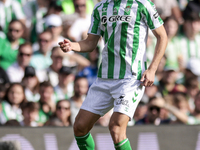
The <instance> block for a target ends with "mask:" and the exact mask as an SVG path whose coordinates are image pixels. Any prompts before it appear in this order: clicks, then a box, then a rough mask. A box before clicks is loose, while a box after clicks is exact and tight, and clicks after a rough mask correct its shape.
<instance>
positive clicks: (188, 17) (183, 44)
mask: <svg viewBox="0 0 200 150" xmlns="http://www.w3.org/2000/svg"><path fill="white" fill-rule="evenodd" d="M199 13H200V6H198V5H197V4H196V3H195V2H193V1H190V2H189V3H188V5H187V7H186V8H185V10H184V11H183V18H184V20H185V21H184V24H183V34H182V35H180V37H179V38H180V44H179V45H180V49H181V52H180V54H182V55H181V57H180V60H181V63H182V64H183V67H184V68H186V66H187V63H188V61H189V59H190V58H192V57H194V58H197V59H200V42H198V41H199V40H200V34H199V31H200V16H199Z"/></svg>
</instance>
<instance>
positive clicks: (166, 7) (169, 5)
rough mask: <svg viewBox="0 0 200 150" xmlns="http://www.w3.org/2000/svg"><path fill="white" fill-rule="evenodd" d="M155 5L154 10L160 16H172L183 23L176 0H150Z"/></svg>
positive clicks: (163, 17)
mask: <svg viewBox="0 0 200 150" xmlns="http://www.w3.org/2000/svg"><path fill="white" fill-rule="evenodd" d="M152 2H153V3H154V4H155V6H156V10H157V11H158V14H159V15H160V16H161V18H162V19H163V20H164V19H165V18H166V17H170V16H173V17H175V19H176V21H177V22H178V23H179V24H182V23H183V21H184V20H183V18H182V13H181V10H180V8H179V6H178V3H177V0H162V1H160V0H152Z"/></svg>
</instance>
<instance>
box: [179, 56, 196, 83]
mask: <svg viewBox="0 0 200 150" xmlns="http://www.w3.org/2000/svg"><path fill="white" fill-rule="evenodd" d="M199 65H200V60H199V58H195V57H193V58H190V59H189V60H188V62H187V65H186V68H185V70H184V79H183V84H184V83H186V82H187V80H188V79H190V78H196V77H200V69H199V67H197V66H199ZM198 80H199V79H198Z"/></svg>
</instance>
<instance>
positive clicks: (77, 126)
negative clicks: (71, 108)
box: [73, 120, 88, 136]
mask: <svg viewBox="0 0 200 150" xmlns="http://www.w3.org/2000/svg"><path fill="white" fill-rule="evenodd" d="M73 129H74V134H75V135H76V136H83V135H85V134H87V133H88V131H87V127H85V126H84V122H82V121H79V120H76V121H75V122H74V125H73Z"/></svg>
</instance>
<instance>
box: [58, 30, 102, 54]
mask: <svg viewBox="0 0 200 150" xmlns="http://www.w3.org/2000/svg"><path fill="white" fill-rule="evenodd" d="M99 38H100V36H98V35H93V34H88V37H87V38H86V39H85V40H82V41H79V42H71V41H70V40H68V39H65V40H64V41H63V42H59V43H58V44H59V45H60V48H61V49H62V51H63V52H69V51H76V52H91V51H93V50H94V49H95V48H96V46H97V43H98V41H99Z"/></svg>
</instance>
